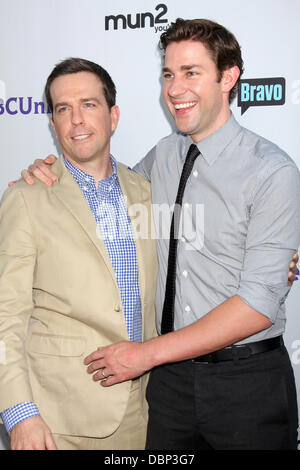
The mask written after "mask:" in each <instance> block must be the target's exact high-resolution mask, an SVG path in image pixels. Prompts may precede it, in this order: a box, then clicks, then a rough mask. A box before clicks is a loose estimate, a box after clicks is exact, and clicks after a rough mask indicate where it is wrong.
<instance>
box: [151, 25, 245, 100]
mask: <svg viewBox="0 0 300 470" xmlns="http://www.w3.org/2000/svg"><path fill="white" fill-rule="evenodd" d="M187 40H192V41H200V42H201V43H202V44H203V45H204V46H205V47H206V49H207V50H208V52H209V53H210V56H211V58H212V60H213V61H214V63H215V64H216V67H217V70H218V72H219V77H218V80H219V81H220V80H221V78H222V74H223V72H224V71H225V70H227V69H229V68H231V67H234V66H235V65H236V66H237V67H238V68H239V69H240V77H241V76H242V74H243V71H244V64H243V59H242V54H241V48H240V45H239V43H238V42H237V40H236V38H235V37H234V35H233V34H232V33H231V32H230V31H228V30H227V29H226V28H224V26H222V25H220V24H218V23H214V22H213V21H210V20H205V19H194V20H183V19H182V18H177V20H176V21H175V23H171V26H170V27H169V28H168V29H167V31H165V32H164V33H163V34H162V35H161V37H160V47H161V49H163V50H164V51H165V50H166V48H167V46H168V45H169V44H170V43H172V42H180V41H187ZM240 77H239V79H238V81H237V83H236V84H235V86H234V87H233V88H232V90H231V91H230V94H229V103H231V102H232V101H233V99H234V98H235V96H236V94H237V91H238V85H239V81H240Z"/></svg>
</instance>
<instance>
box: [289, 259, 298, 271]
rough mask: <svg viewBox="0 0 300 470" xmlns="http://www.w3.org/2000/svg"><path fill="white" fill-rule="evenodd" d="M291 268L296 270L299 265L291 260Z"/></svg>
mask: <svg viewBox="0 0 300 470" xmlns="http://www.w3.org/2000/svg"><path fill="white" fill-rule="evenodd" d="M289 269H290V271H296V269H297V266H296V263H294V261H291V262H290V264H289Z"/></svg>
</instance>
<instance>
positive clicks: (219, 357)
mask: <svg viewBox="0 0 300 470" xmlns="http://www.w3.org/2000/svg"><path fill="white" fill-rule="evenodd" d="M282 345H283V339H282V336H277V337H276V338H270V339H264V340H262V341H257V342H256V343H246V344H237V345H232V346H227V347H226V348H224V349H219V350H218V351H215V352H212V353H211V354H205V355H204V356H199V357H195V358H194V359H192V361H193V362H204V363H216V362H221V361H233V360H234V359H247V358H248V357H250V356H254V354H260V353H264V352H266V351H272V350H273V349H277V348H279V347H280V346H282Z"/></svg>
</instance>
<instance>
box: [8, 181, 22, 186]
mask: <svg viewBox="0 0 300 470" xmlns="http://www.w3.org/2000/svg"><path fill="white" fill-rule="evenodd" d="M18 181H20V180H15V181H10V182H9V183H8V187H11V186H13V185H14V184H16V183H18Z"/></svg>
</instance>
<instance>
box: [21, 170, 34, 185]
mask: <svg viewBox="0 0 300 470" xmlns="http://www.w3.org/2000/svg"><path fill="white" fill-rule="evenodd" d="M21 176H22V178H23V180H24V181H26V183H27V184H34V183H35V181H34V179H33V178H32V176H31V174H30V173H29V171H28V170H23V171H21Z"/></svg>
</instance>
